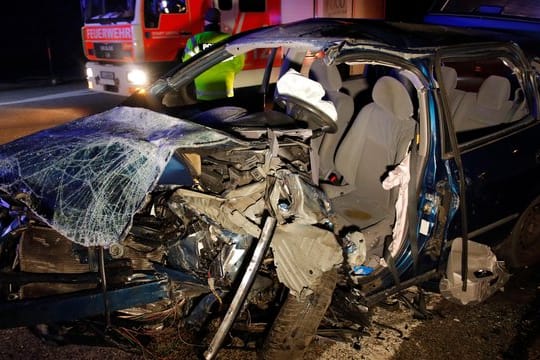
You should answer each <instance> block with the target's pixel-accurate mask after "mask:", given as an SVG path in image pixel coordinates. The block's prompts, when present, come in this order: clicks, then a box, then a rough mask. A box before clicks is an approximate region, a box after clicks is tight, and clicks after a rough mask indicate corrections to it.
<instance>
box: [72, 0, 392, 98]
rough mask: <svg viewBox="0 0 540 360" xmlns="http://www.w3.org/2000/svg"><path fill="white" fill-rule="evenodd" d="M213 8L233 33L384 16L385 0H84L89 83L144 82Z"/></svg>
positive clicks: (96, 86) (117, 89)
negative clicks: (317, 19)
mask: <svg viewBox="0 0 540 360" xmlns="http://www.w3.org/2000/svg"><path fill="white" fill-rule="evenodd" d="M368 3H369V4H368ZM209 7H215V8H217V9H219V10H220V11H221V14H222V15H221V28H222V31H223V32H226V33H230V34H235V33H238V32H241V31H245V30H249V29H253V28H256V27H261V26H268V25H273V24H279V23H286V22H291V21H295V20H300V19H304V18H309V17H321V16H329V17H366V18H383V17H384V13H385V0H296V1H290V0H289V1H286V0H283V1H282V0H213V1H210V0H81V10H82V14H83V19H84V25H83V27H82V29H81V32H82V39H83V49H84V54H85V56H86V58H87V60H88V62H87V63H86V77H87V81H88V87H89V88H90V89H93V90H96V91H103V92H109V93H115V94H119V95H125V96H127V95H130V94H132V93H134V92H135V91H137V90H139V89H142V88H144V87H146V85H148V84H149V83H150V82H151V81H153V80H154V79H155V78H157V76H158V75H159V74H161V73H162V72H163V71H165V70H166V69H168V68H169V67H171V65H172V64H173V63H174V62H176V61H179V59H181V57H182V52H183V49H184V47H185V44H186V42H187V40H188V39H189V38H190V37H191V36H193V35H194V34H197V33H199V32H201V31H202V30H203V26H204V21H203V17H204V13H205V11H206V10H207V9H208V8H209ZM259 62H260V61H259ZM258 66H261V64H259V63H258V62H257V61H256V59H246V64H245V68H250V67H253V68H256V67H258ZM263 66H264V65H263Z"/></svg>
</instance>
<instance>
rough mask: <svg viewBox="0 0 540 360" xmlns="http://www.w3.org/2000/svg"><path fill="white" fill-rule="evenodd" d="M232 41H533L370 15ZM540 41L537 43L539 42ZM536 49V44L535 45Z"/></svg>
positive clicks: (426, 44)
mask: <svg viewBox="0 0 540 360" xmlns="http://www.w3.org/2000/svg"><path fill="white" fill-rule="evenodd" d="M231 40H232V41H231V45H233V46H238V47H242V45H246V46H248V44H252V45H253V44H256V45H257V46H281V45H286V44H290V45H291V46H302V45H304V46H306V47H313V48H328V47H330V46H332V45H338V44H341V43H343V42H346V43H348V44H351V45H357V44H364V45H368V46H369V45H371V46H384V47H387V48H392V49H395V50H399V51H403V52H407V51H410V52H416V51H419V50H422V51H424V52H426V51H427V52H433V51H436V50H437V49H440V48H443V47H446V46H452V45H465V44H476V43H485V42H509V41H514V42H518V43H520V44H521V45H525V47H526V48H527V47H528V46H527V45H528V44H529V42H530V41H531V40H530V39H529V38H527V37H526V36H518V35H513V34H509V33H504V32H498V31H491V30H480V29H470V28H461V27H450V26H440V25H431V24H416V23H404V22H389V21H384V20H370V19H336V18H315V19H307V20H302V21H298V22H294V23H289V24H282V25H275V26H270V27H266V28H260V29H257V30H254V31H252V32H250V33H249V34H244V35H243V36H241V37H233V39H231ZM536 44H537V43H536ZM533 49H534V48H533Z"/></svg>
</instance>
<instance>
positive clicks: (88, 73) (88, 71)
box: [86, 68, 94, 78]
mask: <svg viewBox="0 0 540 360" xmlns="http://www.w3.org/2000/svg"><path fill="white" fill-rule="evenodd" d="M86 77H87V78H93V77H94V70H92V68H86Z"/></svg>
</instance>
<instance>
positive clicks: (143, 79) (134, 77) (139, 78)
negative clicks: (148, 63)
mask: <svg viewBox="0 0 540 360" xmlns="http://www.w3.org/2000/svg"><path fill="white" fill-rule="evenodd" d="M127 79H128V81H129V82H130V83H131V84H133V85H146V84H147V83H148V75H146V73H145V72H144V71H142V70H139V69H136V70H131V71H130V72H128V74H127Z"/></svg>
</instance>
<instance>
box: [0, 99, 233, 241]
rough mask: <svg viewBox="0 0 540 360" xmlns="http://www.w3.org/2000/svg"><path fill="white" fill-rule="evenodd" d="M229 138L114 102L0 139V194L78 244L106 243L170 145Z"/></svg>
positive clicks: (148, 186) (141, 196)
mask: <svg viewBox="0 0 540 360" xmlns="http://www.w3.org/2000/svg"><path fill="white" fill-rule="evenodd" d="M44 144H46V145H44ZM235 144H237V143H236V142H235V141H234V140H233V139H232V138H230V137H228V136H227V135H226V134H224V133H221V132H217V131H214V130H211V129H209V128H206V127H204V126H201V125H198V124H195V123H191V122H187V121H183V120H179V119H177V118H173V117H170V116H167V115H163V114H160V113H155V112H153V111H150V110H146V109H142V108H130V107H117V108H114V109H112V110H109V111H107V112H104V113H101V114H97V115H93V116H89V117H86V118H82V119H80V120H77V121H74V122H71V123H69V124H66V125H62V126H59V127H55V128H53V129H50V130H46V131H43V132H40V133H36V134H33V135H30V136H28V137H25V138H21V139H19V140H16V141H13V142H11V143H8V144H5V145H1V146H0V192H5V193H7V194H8V195H10V196H12V197H16V198H18V199H20V200H21V201H23V202H25V203H26V205H28V206H29V207H30V209H31V210H32V211H33V212H34V213H35V214H36V215H37V216H38V217H39V218H40V219H41V220H43V221H44V222H46V223H47V224H49V225H50V226H52V227H53V228H55V229H56V230H57V231H58V232H59V233H61V234H62V235H64V236H66V237H67V238H69V239H70V240H72V241H74V242H76V243H78V244H81V245H84V246H97V245H101V246H109V245H111V244H112V243H115V242H118V241H120V240H122V239H123V237H124V236H125V233H126V231H127V230H129V227H130V225H131V221H132V217H133V214H134V213H135V212H136V211H137V210H139V209H140V208H141V207H142V206H143V204H144V200H145V197H146V194H147V193H148V192H150V191H151V190H152V189H153V187H154V186H155V185H156V183H157V181H158V179H159V178H160V176H161V175H162V173H163V171H164V169H165V167H166V165H167V163H168V162H169V160H170V158H171V156H172V154H173V152H174V151H175V150H176V149H178V148H183V149H186V148H191V149H193V148H203V147H205V146H224V147H226V146H230V145H235ZM186 171H187V170H186Z"/></svg>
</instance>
